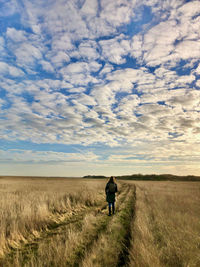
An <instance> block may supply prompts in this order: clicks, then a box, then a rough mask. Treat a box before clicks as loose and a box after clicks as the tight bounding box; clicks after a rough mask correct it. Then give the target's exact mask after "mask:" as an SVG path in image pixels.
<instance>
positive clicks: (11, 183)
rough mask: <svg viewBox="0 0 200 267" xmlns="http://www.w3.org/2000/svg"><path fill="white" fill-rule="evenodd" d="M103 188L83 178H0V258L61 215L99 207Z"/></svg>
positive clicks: (36, 234)
mask: <svg viewBox="0 0 200 267" xmlns="http://www.w3.org/2000/svg"><path fill="white" fill-rule="evenodd" d="M103 186H104V185H102V183H100V182H98V181H95V182H94V181H90V180H87V181H83V180H82V179H59V178H58V179H51V178H49V179H44V178H41V179H39V178H35V179H29V178H27V179H25V178H21V179H20V178H10V179H9V178H7V179H0V258H3V257H4V255H5V254H6V253H8V252H9V251H10V250H11V249H13V248H18V247H20V246H21V243H24V244H26V243H28V242H30V241H31V240H33V239H34V238H36V237H39V235H40V232H41V231H44V230H45V229H46V228H48V226H50V225H52V224H53V223H54V222H55V223H58V222H59V221H62V219H63V216H64V215H65V216H66V214H67V215H69V216H70V214H72V213H73V212H76V211H78V210H80V209H81V208H84V207H89V206H95V205H96V206H98V205H99V202H101V201H102V198H103ZM97 192H98V193H97Z"/></svg>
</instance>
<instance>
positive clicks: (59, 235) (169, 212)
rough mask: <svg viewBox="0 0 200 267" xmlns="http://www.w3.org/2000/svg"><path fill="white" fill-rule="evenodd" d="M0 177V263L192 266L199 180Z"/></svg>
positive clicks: (197, 247)
mask: <svg viewBox="0 0 200 267" xmlns="http://www.w3.org/2000/svg"><path fill="white" fill-rule="evenodd" d="M106 182H107V181H106V180H89V179H64V178H20V177H18V178H16V177H9V178H8V177H5V178H4V177H2V178H0V266H16V267H17V266H20V267H21V266H41V267H42V266H57V267H62V266H83V267H90V266H91V267H93V266H103V267H104V266H105V267H106V266H108V267H110V266H111V267H112V266H141V267H143V266H150V267H152V266H153V267H154V266H155V267H156V266H170V267H171V266H188V267H190V266H200V207H199V203H200V183H199V182H142V181H141V182H135V181H134V182H133V181H123V182H121V181H117V183H118V188H119V192H118V194H117V201H116V214H115V215H113V216H111V217H109V216H107V214H108V211H107V203H106V202H105V193H104V188H105V185H106Z"/></svg>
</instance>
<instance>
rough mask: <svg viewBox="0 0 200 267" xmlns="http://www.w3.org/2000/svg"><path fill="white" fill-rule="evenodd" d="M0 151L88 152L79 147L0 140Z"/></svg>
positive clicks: (86, 149) (84, 148)
mask: <svg viewBox="0 0 200 267" xmlns="http://www.w3.org/2000/svg"><path fill="white" fill-rule="evenodd" d="M0 149H2V150H5V151H7V150H10V149H19V150H20V149H21V150H31V151H52V152H63V153H77V152H78V151H79V152H80V151H82V153H84V151H88V147H87V148H86V147H84V146H81V145H65V144H49V143H48V144H46V143H39V144H37V143H33V142H29V141H20V140H19V141H7V140H2V139H0Z"/></svg>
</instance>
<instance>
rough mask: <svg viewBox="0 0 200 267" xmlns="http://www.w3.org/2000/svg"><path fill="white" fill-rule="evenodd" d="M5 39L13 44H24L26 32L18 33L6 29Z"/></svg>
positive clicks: (13, 29)
mask: <svg viewBox="0 0 200 267" xmlns="http://www.w3.org/2000/svg"><path fill="white" fill-rule="evenodd" d="M6 36H7V38H9V39H11V40H12V41H14V42H25V41H27V38H26V32H25V31H21V30H20V31H19V30H16V29H15V28H7V32H6Z"/></svg>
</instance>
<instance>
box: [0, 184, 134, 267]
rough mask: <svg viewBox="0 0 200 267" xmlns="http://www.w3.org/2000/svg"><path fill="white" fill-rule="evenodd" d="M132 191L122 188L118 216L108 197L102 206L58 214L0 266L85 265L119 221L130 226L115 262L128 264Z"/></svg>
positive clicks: (13, 250)
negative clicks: (111, 209) (112, 213)
mask: <svg viewBox="0 0 200 267" xmlns="http://www.w3.org/2000/svg"><path fill="white" fill-rule="evenodd" d="M132 190H133V189H132ZM130 191H131V189H130V186H128V185H125V186H123V187H122V190H121V193H120V194H119V196H118V198H117V205H116V215H115V216H113V217H109V216H107V205H106V203H105V201H104V200H102V202H101V203H100V204H99V206H95V207H85V208H82V209H81V210H76V209H74V210H73V211H72V213H71V214H69V213H66V214H62V216H60V215H55V216H57V218H55V220H54V222H53V223H51V224H49V225H47V227H46V229H45V230H44V231H41V233H40V234H39V236H37V238H33V239H32V240H30V241H29V242H28V243H26V244H22V245H21V246H20V247H19V248H17V249H11V251H10V253H9V254H7V255H6V257H5V259H4V260H2V261H1V262H0V266H20V267H23V266H34V267H35V266H59V267H62V266H84V262H85V260H87V258H88V255H92V253H93V250H94V248H95V247H96V246H98V242H101V241H100V240H101V238H102V236H103V235H105V234H106V235H108V234H110V232H109V231H110V229H111V231H112V228H113V225H115V223H118V224H119V225H120V224H121V225H122V227H126V231H125V234H124V236H123V240H122V241H123V242H122V243H120V250H119V253H118V254H119V255H118V260H117V262H118V263H116V265H115V266H125V263H126V260H125V258H127V249H128V246H129V238H130V236H129V234H130V229H129V228H130V225H131V222H128V223H125V221H123V220H124V219H125V215H123V209H124V208H125V207H126V206H127V205H132V206H131V207H129V209H130V210H131V215H130V216H131V217H128V219H129V220H131V219H132V217H133V215H134V207H135V206H134V205H135V202H134V201H135V193H133V194H131V193H130ZM130 196H131V197H130ZM118 221H119V222H118ZM113 230H114V231H116V229H115V228H113ZM115 241H116V242H118V241H117V240H115ZM100 246H101V245H100ZM61 247H62V248H61ZM58 248H59V249H58ZM56 251H58V252H56ZM56 253H57V254H56ZM44 261H46V262H45V263H44ZM91 266H92V265H91ZM93 266H95V265H93ZM96 266H101V265H96ZM102 266H103V265H102ZM104 266H106V265H104ZM112 266H114V265H112Z"/></svg>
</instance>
